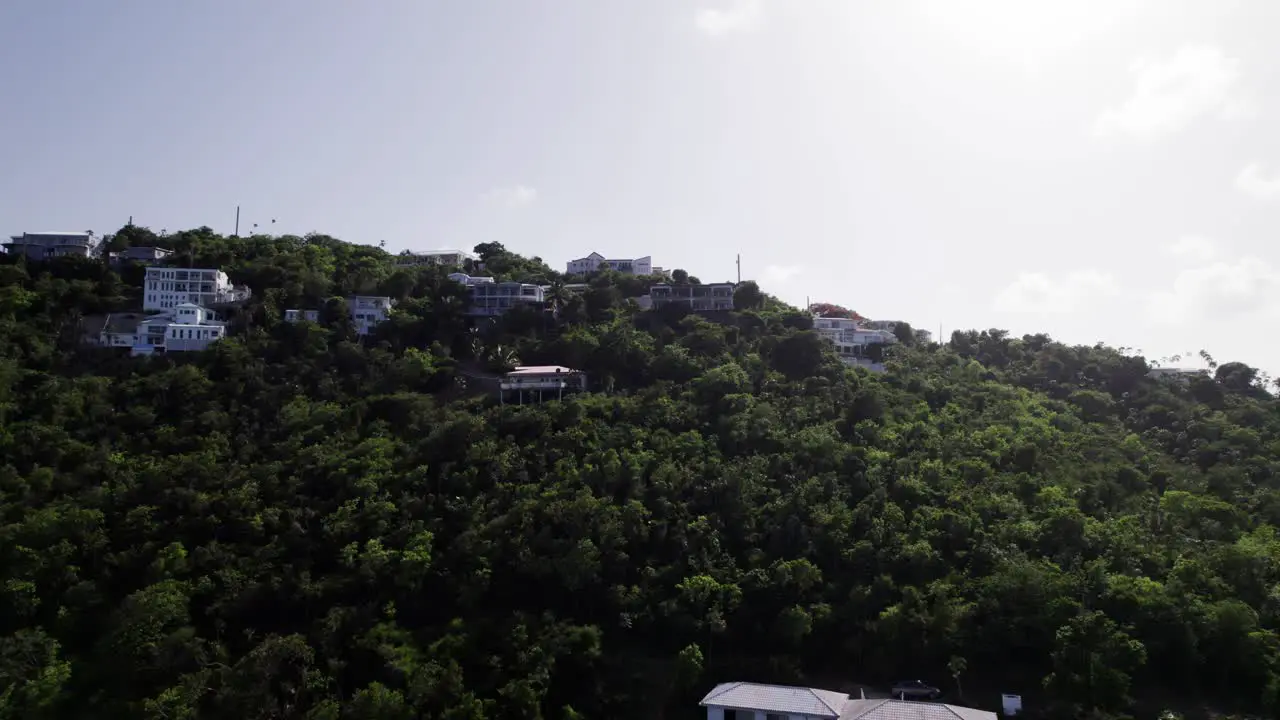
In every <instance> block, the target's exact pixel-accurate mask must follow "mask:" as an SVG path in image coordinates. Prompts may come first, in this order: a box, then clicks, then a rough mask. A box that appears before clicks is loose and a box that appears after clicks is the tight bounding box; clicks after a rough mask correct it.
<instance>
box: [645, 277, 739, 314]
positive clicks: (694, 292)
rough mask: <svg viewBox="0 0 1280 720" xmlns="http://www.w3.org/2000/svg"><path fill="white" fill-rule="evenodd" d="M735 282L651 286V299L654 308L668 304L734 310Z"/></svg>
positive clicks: (690, 307)
mask: <svg viewBox="0 0 1280 720" xmlns="http://www.w3.org/2000/svg"><path fill="white" fill-rule="evenodd" d="M735 287H736V285H734V284H733V283H709V284H706V285H691V284H688V283H685V284H666V283H664V284H662V285H654V286H653V287H651V288H649V301H650V302H651V303H652V306H653V307H654V309H657V308H661V307H666V306H668V305H684V306H686V307H688V308H689V309H690V310H694V311H707V310H732V309H733V291H734V288H735Z"/></svg>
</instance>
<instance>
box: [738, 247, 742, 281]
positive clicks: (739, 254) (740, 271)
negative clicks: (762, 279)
mask: <svg viewBox="0 0 1280 720" xmlns="http://www.w3.org/2000/svg"><path fill="white" fill-rule="evenodd" d="M738 284H739V285H741V284H742V253H738Z"/></svg>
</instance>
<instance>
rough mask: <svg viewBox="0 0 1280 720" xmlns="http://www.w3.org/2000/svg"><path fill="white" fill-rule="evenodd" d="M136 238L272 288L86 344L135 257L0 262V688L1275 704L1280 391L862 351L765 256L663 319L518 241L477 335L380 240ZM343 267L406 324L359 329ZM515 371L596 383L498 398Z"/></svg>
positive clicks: (459, 719)
mask: <svg viewBox="0 0 1280 720" xmlns="http://www.w3.org/2000/svg"><path fill="white" fill-rule="evenodd" d="M112 242H113V245H114V246H117V247H118V246H121V245H125V244H128V243H134V244H162V245H164V246H166V247H170V248H173V249H174V250H176V253H175V256H174V261H175V262H176V263H178V264H182V265H190V266H195V267H222V268H224V269H226V270H227V271H228V273H229V274H230V275H231V277H232V280H233V281H234V282H237V283H245V284H248V285H249V286H250V287H251V288H252V290H253V298H252V300H251V301H249V303H247V304H246V305H245V306H244V307H243V308H242V309H241V310H240V311H239V312H238V313H237V314H236V315H235V316H234V317H233V318H232V320H231V322H232V326H231V327H232V333H233V335H232V337H229V338H228V339H226V340H223V341H220V342H218V343H216V344H215V345H214V346H213V347H212V348H211V349H210V350H208V351H205V352H201V353H189V354H171V355H168V356H163V355H162V356H156V357H140V358H129V357H128V356H127V355H124V356H122V355H120V354H119V351H113V350H110V349H103V348H92V347H86V346H84V345H83V344H81V343H79V342H78V336H79V334H80V330H79V328H80V327H81V322H82V319H83V318H85V317H87V316H90V315H93V314H95V313H102V312H105V311H108V310H113V309H122V308H127V307H130V306H133V307H136V305H137V302H138V299H139V296H140V290H139V285H140V282H141V277H142V271H141V269H140V268H136V267H134V268H126V269H124V270H123V271H121V272H120V273H119V274H117V273H116V272H113V271H110V270H109V269H107V268H106V266H105V265H104V264H102V263H99V262H95V261H86V260H75V259H64V260H58V261H53V262H50V263H47V264H31V265H27V264H26V263H25V262H24V261H15V260H13V259H10V258H5V259H4V262H5V263H7V264H3V265H0V576H2V577H0V718H3V719H8V718H154V719H160V718H165V719H170V720H172V719H177V718H245V719H250V718H325V719H339V718H342V719H346V718H353V719H354V718H361V719H372V718H389V719H397V718H419V717H421V718H450V719H454V720H479V719H480V718H491V719H504V720H505V719H511V720H515V719H521V720H528V719H530V718H557V719H558V718H640V717H647V718H658V717H669V718H683V717H688V718H692V717H698V716H700V715H701V714H702V711H701V709H700V708H698V707H697V701H698V700H699V698H700V697H701V695H702V694H704V693H705V692H706V691H707V690H708V689H710V687H711V685H712V684H713V683H715V682H722V681H727V680H754V681H761V682H781V683H815V684H819V686H821V687H832V688H833V689H838V688H839V686H840V684H841V683H846V682H847V683H853V682H857V683H869V684H873V685H885V684H888V683H891V682H892V681H895V680H898V679H901V678H903V677H908V678H915V677H920V678H924V679H927V680H930V681H932V682H934V683H935V684H939V685H940V686H942V687H944V689H945V690H946V692H947V695H948V698H949V699H950V700H952V701H954V702H958V703H961V704H970V705H974V706H978V707H987V708H993V709H994V707H995V706H996V704H997V702H998V698H999V693H1000V692H1015V693H1021V694H1022V695H1023V696H1024V701H1025V702H1026V704H1027V706H1028V708H1029V709H1030V712H1029V715H1030V717H1037V716H1043V717H1075V716H1086V715H1087V716H1091V717H1097V718H1106V717H1122V716H1125V715H1129V714H1132V715H1133V716H1134V717H1155V716H1156V714H1157V713H1158V712H1159V711H1160V710H1161V709H1163V708H1166V707H1169V708H1177V709H1180V710H1181V711H1183V712H1186V713H1188V714H1189V715H1190V714H1194V713H1195V712H1197V708H1200V707H1204V706H1210V707H1213V708H1217V709H1218V710H1221V711H1224V712H1232V713H1241V714H1243V713H1258V714H1265V715H1275V714H1276V713H1280V635H1278V634H1277V629H1278V628H1280V536H1278V535H1277V531H1276V528H1277V526H1280V408H1278V406H1277V402H1276V400H1275V399H1274V398H1273V397H1272V396H1271V395H1270V394H1268V393H1267V392H1266V391H1265V389H1264V387H1263V382H1264V380H1263V378H1261V377H1260V376H1259V374H1258V373H1257V372H1256V371H1254V370H1253V369H1251V368H1249V367H1247V366H1244V365H1241V364H1239V363H1224V364H1222V365H1220V366H1217V367H1216V372H1215V373H1212V374H1210V375H1209V376H1207V377H1204V378H1196V379H1193V380H1192V381H1191V382H1189V383H1188V384H1186V385H1185V386H1182V385H1177V384H1174V383H1171V382H1169V381H1157V380H1153V379H1150V378H1148V377H1147V372H1148V366H1147V363H1146V362H1145V361H1144V360H1143V359H1141V358H1138V357H1131V356H1128V355H1126V354H1123V353H1121V352H1118V351H1117V350H1114V349H1111V348H1107V347H1102V346H1098V347H1069V346H1065V345H1062V344H1059V343H1056V342H1054V341H1052V340H1051V339H1050V338H1049V337H1046V336H1044V335H1035V336H1026V337H1022V338H1014V337H1009V336H1008V335H1007V334H1006V333H1003V332H1000V331H995V330H990V331H985V332H958V333H955V334H954V335H953V336H952V337H951V338H950V341H949V342H948V343H946V344H945V345H936V344H934V345H927V346H926V345H912V346H904V347H896V348H893V349H892V350H890V351H889V352H887V353H886V356H887V357H886V362H887V366H888V371H887V372H886V373H884V374H882V375H872V374H869V373H868V372H867V371H865V370H862V369H853V368H848V367H846V366H844V365H843V364H841V363H840V362H839V360H838V359H837V358H836V357H835V356H834V354H833V353H832V350H831V348H830V347H829V346H828V345H827V344H826V343H825V341H823V340H822V339H821V338H820V337H818V336H817V335H816V334H815V333H814V332H813V331H812V330H811V329H810V327H811V320H810V319H809V317H808V316H807V315H805V314H801V313H800V312H798V311H797V310H796V309H794V308H790V307H787V306H785V305H784V304H782V303H779V302H777V301H776V300H774V299H773V298H771V297H769V296H767V295H766V294H764V293H762V292H761V291H760V289H759V288H757V287H756V286H755V285H754V283H745V284H744V285H743V286H742V287H741V288H740V289H739V291H738V295H737V296H736V298H735V301H736V304H737V305H738V309H737V311H736V312H734V313H724V314H722V315H723V316H716V317H715V318H713V319H708V318H704V317H697V316H685V315H683V314H682V313H680V312H678V311H670V310H666V311H663V312H654V311H641V310H640V309H639V307H638V306H637V305H636V303H635V302H634V298H635V297H637V296H639V295H642V294H644V292H645V289H646V287H647V285H648V282H649V281H648V280H647V279H636V278H627V277H622V276H618V275H617V274H615V273H611V272H604V273H601V274H599V275H597V276H593V277H590V278H564V277H562V276H560V275H559V274H558V273H556V272H555V271H553V270H552V269H551V268H549V267H547V266H546V265H545V264H544V263H542V262H541V261H540V260H538V259H536V258H532V259H530V258H524V257H520V256H518V255H515V254H512V253H510V252H508V251H507V250H506V249H504V248H503V247H502V246H500V245H496V244H490V245H485V246H481V247H480V248H479V251H480V252H481V254H482V255H484V257H485V263H486V267H487V268H488V269H487V271H486V272H490V273H492V274H494V275H496V276H497V277H499V278H501V279H519V280H530V281H543V282H547V283H551V284H553V289H552V291H551V293H550V295H551V298H550V300H549V304H550V305H551V306H552V309H553V310H554V312H550V313H539V312H535V311H527V312H523V311H522V312H514V313H512V314H510V315H508V316H506V317H505V318H503V319H502V320H501V321H499V322H495V323H488V322H485V323H483V324H481V325H480V326H479V327H473V326H472V323H471V322H470V321H469V320H468V319H467V318H466V317H465V316H464V315H463V311H464V309H465V305H466V301H467V295H466V292H465V290H464V288H463V287H462V286H460V285H458V284H456V283H454V282H452V281H450V280H448V279H447V278H446V277H445V272H446V271H444V270H440V269H437V268H409V269H396V267H395V264H394V256H393V255H390V254H387V253H385V252H384V251H382V250H381V249H378V248H375V247H366V246H358V245H350V244H346V243H343V242H340V241H338V240H335V239H333V238H330V237H327V236H310V237H307V238H298V237H279V238H271V237H253V238H247V239H233V238H226V237H221V236H218V235H216V234H214V233H213V232H212V231H210V230H208V229H207V228H202V229H199V230H195V231H189V232H183V233H178V234H172V235H168V236H167V237H165V238H164V239H163V242H161V241H160V239H158V238H156V237H155V235H153V234H152V233H150V231H147V230H144V229H141V228H136V227H131V228H126V229H124V230H122V231H121V233H119V234H118V235H117V236H116V237H115V238H114V239H113V241H112ZM14 263H17V264H14ZM574 281H584V282H586V283H587V287H586V288H583V289H573V290H571V289H569V288H566V287H565V285H566V284H572V283H573V282H574ZM765 290H767V288H766V289H765ZM348 293H371V294H372V293H377V294H386V295H390V296H392V297H394V298H395V299H396V300H397V301H398V304H397V307H396V310H395V311H394V313H393V318H392V319H391V320H389V321H388V322H386V323H383V324H382V325H380V326H379V327H378V328H377V329H376V331H375V333H374V334H373V335H371V336H370V337H368V338H366V339H363V340H360V339H357V338H356V337H355V336H354V334H353V331H352V328H351V326H350V323H349V321H347V320H346V319H345V315H344V313H343V311H342V308H341V302H342V301H341V300H340V299H339V298H340V297H341V296H343V295H345V294H348ZM292 307H320V308H324V314H323V316H322V322H321V323H320V324H312V323H301V324H296V325H292V324H287V323H284V322H282V317H283V311H284V310H285V309H286V308H292ZM904 337H907V338H908V339H909V337H910V334H909V333H908V334H905V335H904ZM495 359H496V362H497V364H499V365H500V364H502V363H506V364H510V363H512V362H514V361H515V360H517V359H518V360H519V361H520V362H523V363H527V364H541V363H556V364H562V365H568V366H571V367H574V368H580V369H583V370H585V371H586V372H587V373H588V377H589V378H590V382H591V387H592V390H593V392H591V393H587V394H582V395H578V396H573V397H571V398H570V397H567V398H566V399H565V400H564V401H563V402H559V401H557V402H547V403H544V404H540V405H524V406H513V405H511V404H507V405H506V406H499V405H498V404H497V403H496V401H495V400H493V399H490V398H487V397H483V396H478V395H475V394H473V393H468V392H467V391H466V388H465V387H464V386H463V384H462V383H460V382H459V378H460V377H461V372H462V371H463V370H466V369H468V368H474V367H480V366H484V367H492V366H493V365H494V363H495Z"/></svg>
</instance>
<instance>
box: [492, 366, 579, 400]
mask: <svg viewBox="0 0 1280 720" xmlns="http://www.w3.org/2000/svg"><path fill="white" fill-rule="evenodd" d="M586 389H587V376H586V373H583V372H582V371H581V370H574V369H572V368H567V367H564V366H563V365H525V366H521V367H517V368H516V369H515V370H512V371H511V372H509V373H507V374H506V375H504V376H502V379H501V381H500V382H499V384H498V399H499V400H501V401H502V402H503V403H505V402H506V401H507V400H508V399H512V398H514V399H515V400H516V402H518V403H520V404H521V405H523V404H524V401H525V400H526V399H528V400H536V401H538V402H541V401H542V400H544V399H546V398H547V397H551V398H554V399H557V400H558V399H560V398H562V397H564V394H565V393H566V392H581V391H583V390H586Z"/></svg>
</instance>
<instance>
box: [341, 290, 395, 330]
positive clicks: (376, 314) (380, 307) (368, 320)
mask: <svg viewBox="0 0 1280 720" xmlns="http://www.w3.org/2000/svg"><path fill="white" fill-rule="evenodd" d="M347 310H348V312H350V313H351V321H352V322H354V323H355V324H356V334H357V335H368V334H369V331H370V330H372V329H373V328H374V326H375V325H377V324H378V323H380V322H382V321H384V320H386V319H387V316H388V315H389V314H390V313H391V298H389V297H386V296H380V295H352V296H351V297H349V298H347Z"/></svg>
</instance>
